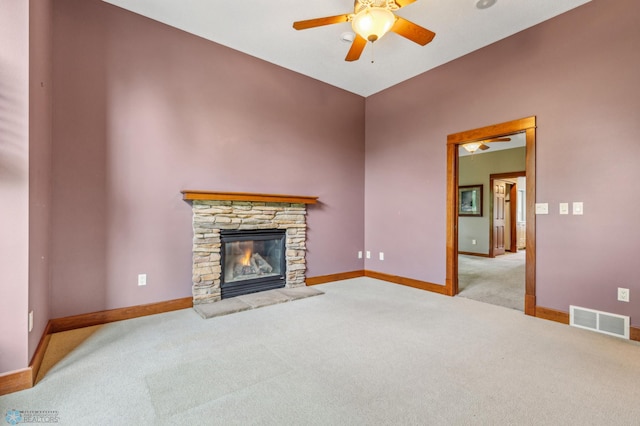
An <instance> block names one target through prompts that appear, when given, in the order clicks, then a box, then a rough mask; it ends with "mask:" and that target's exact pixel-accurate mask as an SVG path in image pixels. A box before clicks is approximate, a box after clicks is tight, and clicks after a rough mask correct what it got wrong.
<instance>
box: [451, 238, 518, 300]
mask: <svg viewBox="0 0 640 426" xmlns="http://www.w3.org/2000/svg"><path fill="white" fill-rule="evenodd" d="M525 257H526V254H525V251H524V250H520V251H518V252H517V253H509V252H507V253H505V254H504V255H501V256H497V257H494V258H488V257H479V256H468V255H462V254H461V255H458V288H459V292H458V295H459V296H460V297H466V298H468V299H473V300H478V301H480V302H485V303H491V304H492V305H498V306H504V307H505V308H511V309H517V310H519V311H523V312H524V293H525Z"/></svg>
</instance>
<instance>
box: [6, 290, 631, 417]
mask: <svg viewBox="0 0 640 426" xmlns="http://www.w3.org/2000/svg"><path fill="white" fill-rule="evenodd" d="M318 288H319V289H321V290H322V291H323V292H324V293H325V294H324V295H323V296H322V297H310V298H307V299H302V300H298V301H296V302H295V303H282V304H277V305H273V306H268V307H264V308H260V309H253V310H248V311H244V312H239V313H235V314H231V315H226V316H220V317H216V318H211V319H206V320H205V319H202V318H200V317H199V316H198V314H197V313H196V312H195V311H194V310H193V309H185V310H180V311H175V312H169V313H165V314H160V315H152V316H148V317H143V318H136V319H132V320H127V321H120V322H116V323H111V324H106V325H104V326H101V327H96V328H93V329H86V330H84V331H73V332H65V333H60V335H66V336H67V337H69V340H68V341H67V343H68V344H70V346H74V345H75V348H73V349H72V350H71V351H70V352H69V351H67V352H68V353H67V354H66V355H63V356H59V355H60V354H62V352H63V351H62V348H59V347H57V346H58V343H60V344H65V343H64V338H61V339H57V338H56V337H62V336H57V335H56V336H54V339H52V340H51V342H52V343H51V344H52V346H51V347H50V349H49V351H52V352H56V353H57V354H58V356H57V357H56V359H57V361H55V364H54V365H51V368H50V369H49V371H48V372H47V374H46V375H45V376H44V377H43V378H42V380H40V382H39V383H38V384H37V385H36V386H35V387H34V388H32V389H28V390H25V391H21V392H17V393H14V394H10V395H5V396H2V397H0V415H2V416H5V413H7V412H8V411H9V410H18V411H24V412H26V411H39V410H40V411H47V412H55V414H56V418H57V420H58V424H61V425H92V426H93V425H116V424H133V425H165V424H166V425H176V424H180V425H182V424H184V425H423V424H433V425H558V424H562V425H574V424H575V425H632V424H638V419H640V404H638V401H639V400H640V386H638V383H640V362H639V361H638V360H639V359H640V345H639V344H638V343H637V342H630V341H627V340H622V339H619V338H615V337H610V336H605V335H602V334H597V333H594V332H590V331H586V330H581V329H577V328H573V327H569V326H566V325H562V324H558V323H554V322H550V321H545V320H542V319H538V318H532V317H528V316H525V315H522V314H521V313H520V312H518V311H515V310H512V309H505V308H503V307H499V306H493V305H489V304H485V303H479V302H476V301H474V300H469V299H465V298H462V297H446V296H442V295H439V294H434V293H429V292H426V291H421V290H417V289H413V288H409V287H403V286H399V285H395V284H390V283H386V282H381V281H378V280H374V279H371V278H357V279H352V280H346V281H341V282H335V283H329V284H324V285H321V286H318ZM74 335H75V337H71V336H74ZM47 355H49V353H48V354H47ZM12 412H13V411H12Z"/></svg>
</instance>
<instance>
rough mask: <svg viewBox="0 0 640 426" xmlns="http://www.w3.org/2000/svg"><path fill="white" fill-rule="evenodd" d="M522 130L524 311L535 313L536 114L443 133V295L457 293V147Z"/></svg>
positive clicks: (529, 313) (530, 313)
mask: <svg viewBox="0 0 640 426" xmlns="http://www.w3.org/2000/svg"><path fill="white" fill-rule="evenodd" d="M523 132H524V133H525V136H526V159H525V172H526V177H527V188H526V197H527V204H526V209H527V224H526V238H527V250H526V266H525V271H526V272H525V302H524V313H525V314H526V315H532V316H535V314H536V222H535V219H536V217H535V200H536V117H535V116H531V117H526V118H522V119H519V120H513V121H508V122H505V123H501V124H496V125H492V126H487V127H481V128H478V129H473V130H467V131H464V132H459V133H453V134H450V135H448V136H447V223H446V226H447V247H446V250H447V253H446V257H447V266H446V268H447V269H446V281H445V294H447V295H449V296H455V295H456V294H458V208H457V207H458V167H459V161H458V160H459V159H458V146H459V145H462V144H464V143H468V142H474V141H480V140H484V139H490V138H497V137H503V136H507V135H511V134H514V133H523Z"/></svg>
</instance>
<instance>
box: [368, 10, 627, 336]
mask: <svg viewBox="0 0 640 426" xmlns="http://www.w3.org/2000/svg"><path fill="white" fill-rule="evenodd" d="M637 16H640V3H638V2H637V1H633V0H611V1H597V0H596V1H593V2H591V3H588V4H586V5H584V6H581V7H579V8H577V9H574V10H573V11H570V12H568V13H565V14H563V15H561V16H559V17H556V18H554V19H552V20H550V21H547V22H545V23H542V24H540V25H538V26H536V27H533V28H531V29H529V30H526V31H523V32H521V33H519V34H516V35H514V36H512V37H509V38H507V39H505V40H502V41H500V42H498V43H495V44H493V45H491V46H488V47H486V48H484V49H481V50H479V51H476V52H474V53H472V54H469V55H467V56H465V57H463V58H460V59H458V60H456V61H453V62H450V63H448V64H446V65H443V66H441V67H439V68H437V69H435V70H432V71H429V72H427V73H425V74H422V75H420V76H418V77H416V78H413V79H411V80H409V81H407V82H404V83H403V84H400V85H398V86H395V87H393V88H391V89H388V90H386V91H384V92H381V93H379V94H377V95H374V96H371V97H369V98H367V101H366V111H367V115H366V135H367V138H366V154H367V155H366V191H365V193H366V201H365V212H366V215H365V217H366V218H365V225H366V230H365V245H366V247H367V250H372V251H376V252H377V251H384V252H385V260H384V261H379V260H376V259H377V256H374V258H373V259H372V260H370V261H367V262H366V265H365V266H366V268H367V269H370V270H374V271H381V272H385V273H390V274H397V275H402V276H406V277H411V278H416V279H421V280H425V281H430V282H433V283H438V284H444V279H445V219H446V207H445V201H446V198H445V191H446V182H445V178H446V150H445V144H446V137H447V135H448V134H451V133H456V132H460V131H464V130H468V129H474V128H477V127H482V126H486V125H490V124H495V123H500V122H504V121H509V120H513V119H517V118H522V117H527V116H531V115H536V116H537V117H538V130H537V147H538V149H537V161H538V163H537V182H536V183H537V191H538V192H537V201H538V202H548V203H550V212H551V214H549V215H548V216H538V218H537V222H536V223H537V244H538V247H537V271H536V272H537V303H538V305H539V306H544V307H547V308H553V309H557V310H561V311H568V310H569V305H570V304H575V305H579V306H584V307H589V308H594V309H601V310H605V311H608V312H615V313H619V314H624V315H631V316H632V324H634V325H636V326H637V325H640V315H639V314H640V296H636V297H634V296H633V295H634V294H636V295H640V281H638V279H637V271H636V269H635V265H636V263H637V261H636V256H637V253H638V252H640V240H639V239H638V238H636V237H635V236H637V235H639V234H640V223H639V222H638V221H637V212H638V211H639V210H640V197H638V196H636V195H637V194H638V191H637V190H636V189H635V182H638V181H640V168H639V167H638V166H637V164H638V158H640V143H639V142H638V135H639V134H640V84H638V76H639V75H640V53H639V52H640V27H639V26H638V25H637V22H636V21H637V19H636V17H637ZM425 49H428V47H426V48H425ZM572 201H583V202H584V203H585V204H584V206H585V207H584V211H585V214H584V216H572V215H569V216H559V215H558V214H557V213H556V212H557V211H558V203H560V202H572ZM619 286H620V287H627V288H629V289H630V290H631V302H630V303H624V302H618V301H617V300H616V288H617V287H619Z"/></svg>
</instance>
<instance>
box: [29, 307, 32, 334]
mask: <svg viewBox="0 0 640 426" xmlns="http://www.w3.org/2000/svg"><path fill="white" fill-rule="evenodd" d="M31 330H33V311H29V333H31Z"/></svg>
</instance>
